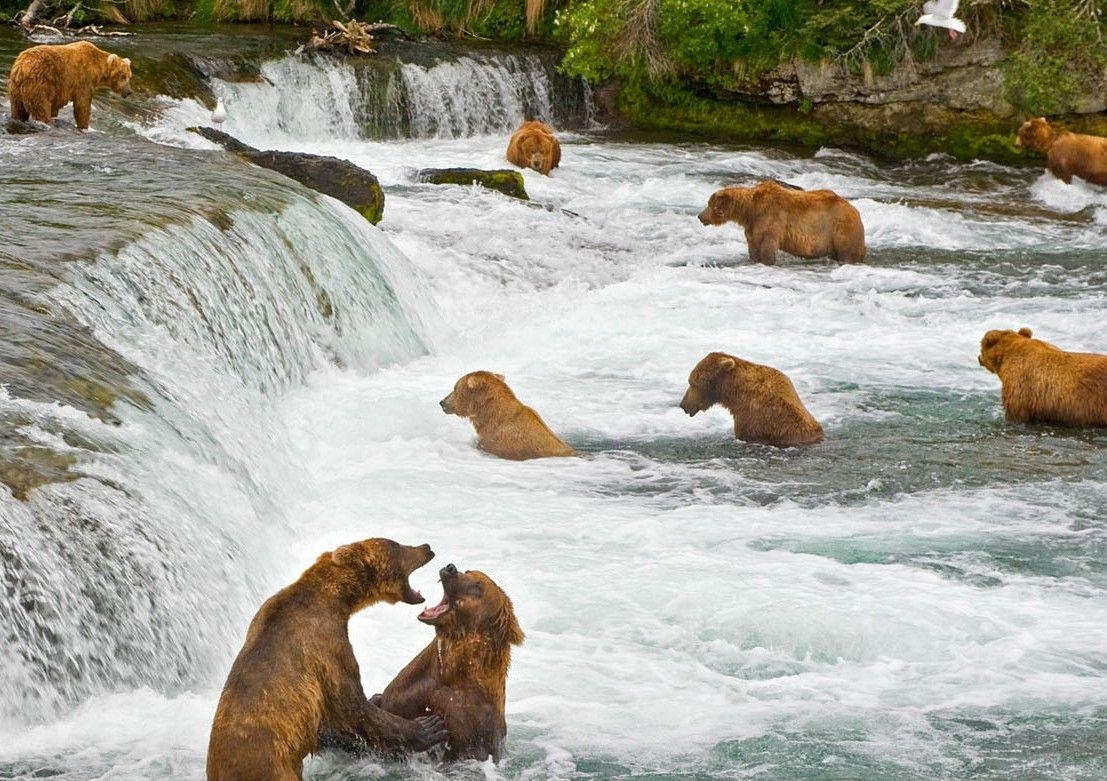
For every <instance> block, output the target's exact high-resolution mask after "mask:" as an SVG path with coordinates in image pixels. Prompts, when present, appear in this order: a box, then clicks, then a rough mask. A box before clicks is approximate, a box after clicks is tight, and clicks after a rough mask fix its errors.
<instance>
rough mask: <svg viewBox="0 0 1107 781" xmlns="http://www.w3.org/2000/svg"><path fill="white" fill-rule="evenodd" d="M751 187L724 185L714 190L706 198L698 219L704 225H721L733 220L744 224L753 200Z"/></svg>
mask: <svg viewBox="0 0 1107 781" xmlns="http://www.w3.org/2000/svg"><path fill="white" fill-rule="evenodd" d="M755 189H756V188H753V187H724V188H723V189H722V190H716V191H715V192H714V193H712V194H711V197H710V198H708V199H707V207H706V208H705V209H704V210H703V211H701V212H700V213H699V215H698V216H699V220H700V222H701V223H703V224H704V225H722V224H723V223H724V222H730V221H734V222H736V223H738V224H739V225H745V224H746V222H748V220H747V219H746V211H747V210H748V209H749V206H750V203H751V202H752V200H753V196H754V191H755Z"/></svg>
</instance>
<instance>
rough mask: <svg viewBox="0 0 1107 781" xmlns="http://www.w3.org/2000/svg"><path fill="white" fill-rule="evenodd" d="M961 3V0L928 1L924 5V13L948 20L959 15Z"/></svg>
mask: <svg viewBox="0 0 1107 781" xmlns="http://www.w3.org/2000/svg"><path fill="white" fill-rule="evenodd" d="M959 3H960V0H927V2H925V3H923V13H926V14H934V16H944V17H945V18H947V19H948V18H949V17H951V16H953V15H954V14H955V13H957V6H958V4H959Z"/></svg>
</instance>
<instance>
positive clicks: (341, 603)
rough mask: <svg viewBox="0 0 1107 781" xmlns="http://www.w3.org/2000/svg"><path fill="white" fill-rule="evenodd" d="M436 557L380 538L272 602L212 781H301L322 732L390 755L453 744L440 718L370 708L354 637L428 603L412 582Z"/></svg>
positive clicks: (216, 746)
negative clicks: (404, 606)
mask: <svg viewBox="0 0 1107 781" xmlns="http://www.w3.org/2000/svg"><path fill="white" fill-rule="evenodd" d="M433 557H434V553H433V552H432V551H431V549H430V546H429V545H420V546H419V547H410V546H407V545H400V544H398V543H396V542H393V541H392V540H385V539H379V538H378V539H369V540H364V541H362V542H355V543H352V544H350V545H343V546H342V547H340V548H337V549H336V550H334V551H331V552H329V553H324V554H323V555H322V556H320V557H319V558H318V559H317V560H316V562H315V563H314V564H313V565H311V566H310V567H309V568H308V569H307V570H306V571H305V572H304V574H303V575H301V576H300V579H299V580H297V581H296V582H295V583H293V584H292V585H291V586H288V587H286V588H284V589H282V590H281V591H278V592H277V593H276V594H275V595H273V596H272V597H270V598H269V599H268V600H266V602H265V604H263V605H262V606H261V609H260V610H258V613H257V615H256V616H254V620H253V621H251V622H250V628H249V629H248V630H247V632H246V642H245V643H244V644H243V646H242V650H241V651H239V653H238V657H237V658H236V659H235V660H234V664H233V665H231V671H230V674H229V675H228V676H227V682H226V684H225V685H224V687H223V694H222V695H221V696H220V698H219V705H218V706H217V708H216V711H215V720H214V722H213V724H212V727H211V740H210V742H209V744H208V759H207V777H208V781H270V780H274V779H276V780H279V781H297V779H299V778H300V777H301V772H302V769H303V759H304V757H306V756H307V755H308V754H310V753H312V752H313V751H315V750H316V748H317V747H318V745H319V736H320V733H321V732H322V733H324V734H325V733H328V732H329V733H337V734H349V735H356V736H358V737H359V738H360V739H361V740H363V741H365V743H366V745H368V746H369V747H371V748H374V749H377V750H380V751H388V752H394V751H424V750H426V749H428V748H431V747H432V746H434V745H437V744H438V743H441V742H442V741H443V740H445V739H446V730H445V725H444V723H443V722H442V719H441V718H440V717H438V716H425V717H420V718H417V719H405V718H402V717H400V716H396V715H395V714H392V713H389V712H387V711H385V710H382V709H381V708H379V707H377V706H376V705H373V704H372V703H370V702H369V701H368V700H367V699H366V697H365V692H364V691H363V690H362V688H361V674H360V671H359V669H358V664H357V659H355V658H354V651H353V648H351V646H350V640H349V638H348V636H347V628H346V625H347V623H348V621H349V619H350V616H351V615H353V614H354V613H356V612H357V611H359V610H361V609H362V608H364V607H368V606H369V605H372V604H374V603H376V602H388V603H390V604H395V603H396V602H406V603H408V604H411V605H416V604H419V603H420V602H422V601H423V597H422V596H421V595H420V594H419V592H418V591H415V590H414V589H413V588H412V587H411V585H410V584H409V583H408V576H409V575H410V574H411V573H412V572H414V571H415V570H416V569H418V568H419V567H422V566H423V565H424V564H426V563H427V562H428V561H430V560H431V559H432V558H433Z"/></svg>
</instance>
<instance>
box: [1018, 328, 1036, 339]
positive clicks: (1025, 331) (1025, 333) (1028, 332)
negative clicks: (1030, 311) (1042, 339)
mask: <svg viewBox="0 0 1107 781" xmlns="http://www.w3.org/2000/svg"><path fill="white" fill-rule="evenodd" d="M1033 335H1034V332H1033V331H1031V330H1030V329H1029V328H1020V329H1019V336H1026V337H1031V336H1033Z"/></svg>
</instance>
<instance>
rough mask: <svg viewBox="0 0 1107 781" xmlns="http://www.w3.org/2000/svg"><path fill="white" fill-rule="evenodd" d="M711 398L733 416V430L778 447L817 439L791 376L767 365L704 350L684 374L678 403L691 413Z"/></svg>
mask: <svg viewBox="0 0 1107 781" xmlns="http://www.w3.org/2000/svg"><path fill="white" fill-rule="evenodd" d="M716 404H721V405H722V406H724V407H726V408H727V409H728V410H729V411H730V414H731V415H732V416H734V436H735V437H736V438H737V439H742V440H745V441H746V442H760V443H762V444H765V445H776V446H777V447H791V446H792V445H810V444H813V443H815V442H821V441H822V438H823V427H822V426H820V425H819V422H818V421H817V420H815V418H814V417H812V416H811V413H810V412H808V411H807V408H806V407H804V406H803V402H802V401H800V398H799V394H797V393H796V389H795V387H794V386H793V385H792V381H791V380H789V379H788V377H787V375H785V374H784V372H782V371H779V370H778V369H774V368H773V367H771V366H762V365H760V364H757V363H750V362H749V361H743V360H742V359H741V358H736V357H735V356H733V355H727V354H726V353H709V354H708V355H707V356H706V357H705V358H704V359H703V360H702V361H700V362H699V363H697V364H696V368H694V369H693V370H692V373H691V375H689V377H688V390H687V391H686V392H685V394H684V398H683V399H681V402H680V408H681V409H682V410H684V411H685V412H687V413H688V415H689V416H691V417H695V415H696V413H697V412H703V411H704V410H706V409H710V408H711V407H713V406H714V405H716Z"/></svg>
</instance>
